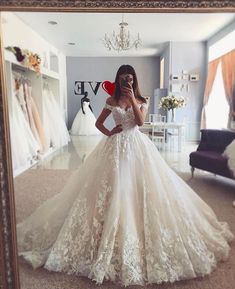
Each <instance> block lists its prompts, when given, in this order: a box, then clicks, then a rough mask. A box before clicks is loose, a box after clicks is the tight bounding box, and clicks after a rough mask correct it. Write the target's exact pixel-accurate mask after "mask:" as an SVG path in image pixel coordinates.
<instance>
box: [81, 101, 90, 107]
mask: <svg viewBox="0 0 235 289" xmlns="http://www.w3.org/2000/svg"><path fill="white" fill-rule="evenodd" d="M89 104H90V102H89V101H84V102H83V108H84V109H85V108H86V109H88V108H89Z"/></svg>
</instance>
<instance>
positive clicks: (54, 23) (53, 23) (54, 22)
mask: <svg viewBox="0 0 235 289" xmlns="http://www.w3.org/2000/svg"><path fill="white" fill-rule="evenodd" d="M48 23H49V24H51V25H56V24H58V23H57V22H56V21H48Z"/></svg>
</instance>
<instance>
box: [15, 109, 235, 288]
mask: <svg viewBox="0 0 235 289" xmlns="http://www.w3.org/2000/svg"><path fill="white" fill-rule="evenodd" d="M142 106H143V109H146V105H145V104H143V105H142ZM105 108H106V109H109V110H111V111H112V114H113V117H114V120H115V123H116V124H122V128H123V131H122V132H121V133H118V134H114V135H112V136H111V137H104V138H103V139H102V140H101V142H100V143H99V144H98V145H97V146H96V148H95V149H94V151H93V152H92V153H91V154H90V155H89V156H88V158H87V159H86V161H85V162H84V163H83V165H82V166H81V167H80V168H79V169H78V170H77V171H75V172H74V174H73V175H72V176H71V178H70V180H69V181H68V182H67V184H66V185H65V187H64V189H63V190H62V191H61V192H60V193H59V194H57V195H55V196H53V197H52V198H50V199H48V200H47V201H46V202H45V203H44V204H42V205H41V206H40V207H39V208H38V209H37V210H36V211H35V212H34V213H33V214H32V215H31V216H30V217H28V218H27V219H26V220H25V221H23V222H22V223H20V224H18V225H17V239H18V252H19V254H20V255H22V256H24V258H25V259H26V260H27V261H28V262H30V263H31V264H32V265H33V267H34V268H37V267H39V266H44V267H45V268H46V269H48V270H52V271H58V272H66V273H68V274H77V275H83V276H87V277H89V278H91V279H92V280H95V281H96V282H97V283H102V282H103V281H104V279H109V280H112V281H115V282H118V283H121V284H122V285H134V284H140V285H144V284H146V283H162V282H174V281H177V280H181V279H190V278H195V277H197V276H204V275H206V274H209V273H210V272H211V271H212V270H213V269H215V267H216V265H217V262H218V261H220V260H225V259H226V258H227V257H228V254H229V249H230V248H229V245H228V243H227V241H230V240H232V239H233V234H232V233H231V232H230V230H229V228H228V225H227V224H226V223H222V222H219V221H218V220H217V217H216V215H215V213H214V212H213V210H212V209H211V208H210V207H209V206H208V205H207V204H206V203H205V202H204V201H203V200H202V199H201V198H200V197H199V196H198V195H197V194H196V193H195V192H194V191H193V190H192V189H191V188H190V187H189V186H188V185H187V184H186V183H185V182H184V181H183V180H182V179H181V178H180V177H179V176H178V175H177V174H176V173H175V172H174V171H173V170H172V169H171V168H170V167H169V166H168V165H167V163H166V162H165V161H164V159H163V158H162V157H161V155H160V153H159V152H158V150H157V148H156V147H155V145H154V144H153V143H152V142H151V140H150V139H149V138H148V137H147V136H146V135H144V134H143V133H141V132H140V131H139V127H138V126H137V125H136V122H135V116H134V112H133V110H132V108H129V109H128V110H124V109H122V108H120V107H113V106H110V105H108V104H106V106H105Z"/></svg>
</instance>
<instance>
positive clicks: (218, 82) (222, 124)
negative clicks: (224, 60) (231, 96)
mask: <svg viewBox="0 0 235 289" xmlns="http://www.w3.org/2000/svg"><path fill="white" fill-rule="evenodd" d="M205 110H206V128H212V129H221V128H227V125H228V114H229V105H228V103H227V100H226V96H225V91H224V83H223V75H222V67H221V63H219V65H218V69H217V73H216V76H215V81H214V84H213V87H212V91H211V94H210V98H209V101H208V104H207V106H206V107H205Z"/></svg>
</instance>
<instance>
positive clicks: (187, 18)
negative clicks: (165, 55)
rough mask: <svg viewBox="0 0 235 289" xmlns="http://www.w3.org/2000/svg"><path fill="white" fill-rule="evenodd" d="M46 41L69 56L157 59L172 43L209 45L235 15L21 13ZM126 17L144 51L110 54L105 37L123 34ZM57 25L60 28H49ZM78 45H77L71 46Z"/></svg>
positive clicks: (19, 15)
mask: <svg viewBox="0 0 235 289" xmlns="http://www.w3.org/2000/svg"><path fill="white" fill-rule="evenodd" d="M15 15H17V16H18V17H19V18H20V19H21V20H23V21H24V22H25V23H26V24H28V25H29V26H30V27H31V28H32V29H34V30H35V31H36V32H37V33H38V34H40V35H41V36H42V37H43V38H44V39H46V40H47V41H48V42H50V43H51V44H52V45H54V46H55V47H57V48H58V49H59V50H61V51H62V52H63V53H64V54H65V55H67V56H96V57H97V56H153V55H159V54H160V53H161V51H162V49H163V48H164V46H165V44H166V42H168V41H205V40H207V39H208V38H210V37H211V36H212V35H214V34H215V33H216V32H218V31H219V30H220V29H221V28H223V27H224V26H226V25H227V24H229V23H231V22H232V21H235V13H125V14H121V13H39V12H37V13H36V12H17V13H15ZM122 16H123V17H124V21H125V22H128V29H129V31H130V33H131V35H132V36H134V37H136V36H137V33H138V32H139V34H140V37H141V40H142V43H143V45H142V47H141V48H139V49H138V50H135V49H132V50H129V51H124V52H117V51H108V50H107V48H105V47H104V45H103V42H102V38H103V37H104V34H105V33H107V34H111V33H112V32H113V30H115V31H118V30H119V23H120V22H121V20H122ZM48 21H56V22H57V23H58V24H57V25H51V24H48ZM69 42H74V43H75V45H68V43H69Z"/></svg>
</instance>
